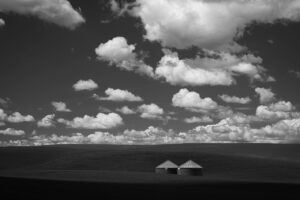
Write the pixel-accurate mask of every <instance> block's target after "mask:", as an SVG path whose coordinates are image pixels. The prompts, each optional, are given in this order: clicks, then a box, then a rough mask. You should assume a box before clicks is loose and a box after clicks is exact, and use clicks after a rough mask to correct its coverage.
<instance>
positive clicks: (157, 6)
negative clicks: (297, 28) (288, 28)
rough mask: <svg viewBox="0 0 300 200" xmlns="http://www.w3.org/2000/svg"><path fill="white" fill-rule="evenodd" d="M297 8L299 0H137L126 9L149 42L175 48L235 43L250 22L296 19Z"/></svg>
mask: <svg viewBox="0 0 300 200" xmlns="http://www.w3.org/2000/svg"><path fill="white" fill-rule="evenodd" d="M299 10H300V3H299V1H298V0H289V1H281V0H273V1H269V0H262V1H252V0H245V1H239V0H231V1H224V0H218V1H207V0H185V1H182V0H174V1H169V0H157V1H148V0H137V4H136V6H135V7H134V8H133V9H132V10H130V11H129V12H130V13H131V14H132V15H134V16H137V17H140V18H141V20H142V23H143V25H144V28H145V30H146V35H145V38H146V39H148V40H150V41H159V42H161V44H162V45H163V46H166V47H176V48H178V49H184V48H189V47H191V46H197V47H200V48H208V49H216V48H220V47H222V46H224V45H228V44H231V43H234V41H235V40H236V39H237V38H239V37H240V36H242V35H243V32H244V29H245V27H247V26H248V25H250V24H251V23H252V22H256V23H257V22H258V23H273V22H275V21H278V20H279V19H285V20H290V21H299V16H300V11H299ZM224 24H226V28H224Z"/></svg>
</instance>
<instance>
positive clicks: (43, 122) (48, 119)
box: [37, 114, 55, 128]
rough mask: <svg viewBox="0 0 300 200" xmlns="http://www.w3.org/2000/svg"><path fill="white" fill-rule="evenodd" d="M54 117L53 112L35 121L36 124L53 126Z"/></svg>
mask: <svg viewBox="0 0 300 200" xmlns="http://www.w3.org/2000/svg"><path fill="white" fill-rule="evenodd" d="M54 118H55V114H50V115H46V116H45V117H43V119H41V120H40V121H38V122H37V126H38V127H46V128H49V127H53V126H54V123H55V122H54Z"/></svg>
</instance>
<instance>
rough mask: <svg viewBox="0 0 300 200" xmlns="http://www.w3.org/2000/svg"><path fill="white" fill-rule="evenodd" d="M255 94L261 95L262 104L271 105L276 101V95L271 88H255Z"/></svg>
mask: <svg viewBox="0 0 300 200" xmlns="http://www.w3.org/2000/svg"><path fill="white" fill-rule="evenodd" d="M255 92H256V93H257V94H258V95H259V101H260V103H262V104H266V103H270V102H272V101H274V100H275V94H274V93H273V92H272V90H271V89H269V88H260V87H257V88H255Z"/></svg>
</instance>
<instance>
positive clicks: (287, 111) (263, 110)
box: [256, 101, 300, 121]
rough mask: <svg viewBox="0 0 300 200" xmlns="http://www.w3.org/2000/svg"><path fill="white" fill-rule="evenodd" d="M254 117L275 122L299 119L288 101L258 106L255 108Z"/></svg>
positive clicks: (298, 114) (299, 114)
mask: <svg viewBox="0 0 300 200" xmlns="http://www.w3.org/2000/svg"><path fill="white" fill-rule="evenodd" d="M256 116H257V117H259V118H260V119H263V120H269V121H276V120H279V119H289V118H295V117H300V113H298V112H296V108H295V107H294V106H293V105H292V103H291V102H289V101H279V102H276V103H272V104H270V105H260V106H258V107H257V108H256Z"/></svg>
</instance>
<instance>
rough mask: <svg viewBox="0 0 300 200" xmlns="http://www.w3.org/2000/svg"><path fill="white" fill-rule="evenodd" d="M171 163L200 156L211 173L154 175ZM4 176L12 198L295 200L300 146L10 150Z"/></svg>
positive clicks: (0, 151) (1, 157) (4, 191)
mask: <svg viewBox="0 0 300 200" xmlns="http://www.w3.org/2000/svg"><path fill="white" fill-rule="evenodd" d="M166 159H170V160H172V161H174V162H175V163H177V164H181V163H183V162H184V161H186V160H188V159H193V160H194V161H196V162H198V163H199V164H200V165H202V166H203V167H204V176H203V177H183V176H176V175H157V174H154V173H153V171H154V168H155V166H156V165H158V164H160V163H161V162H163V161H165V160H166ZM0 177H1V178H0V190H1V195H2V196H3V195H4V196H5V197H6V198H5V199H9V198H12V199H19V198H22V197H30V198H31V199H54V198H57V197H67V198H78V199H84V198H87V197H91V198H94V197H96V198H101V197H107V198H110V199H111V198H112V197H119V198H121V197H122V198H123V197H125V196H129V197H130V198H139V199H145V198H157V199H158V198H161V197H187V196H190V195H194V196H195V195H196V196H199V199H200V197H202V198H212V197H222V198H226V197H228V198H229V197H231V198H239V199H245V198H247V197H248V198H256V197H262V196H263V197H279V196H280V197H292V196H294V195H300V145H292V144H282V145H272V144H181V145H161V146H126V145H124V146H119V145H60V146H43V147H5V148H0ZM197 199H198V198H197Z"/></svg>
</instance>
